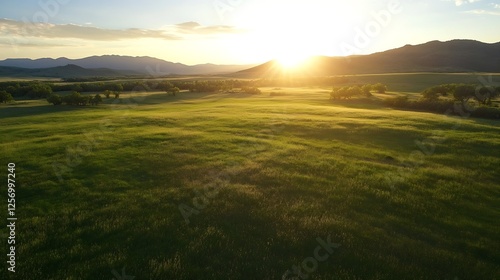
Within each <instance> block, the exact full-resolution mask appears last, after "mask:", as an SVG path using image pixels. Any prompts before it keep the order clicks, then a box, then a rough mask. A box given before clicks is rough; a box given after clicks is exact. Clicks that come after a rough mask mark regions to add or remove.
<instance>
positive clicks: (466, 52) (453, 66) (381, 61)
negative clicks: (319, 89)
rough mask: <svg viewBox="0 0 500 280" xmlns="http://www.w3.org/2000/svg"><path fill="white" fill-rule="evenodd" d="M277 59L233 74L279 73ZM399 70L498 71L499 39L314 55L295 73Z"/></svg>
mask: <svg viewBox="0 0 500 280" xmlns="http://www.w3.org/2000/svg"><path fill="white" fill-rule="evenodd" d="M283 72H284V71H283V69H282V67H280V66H279V64H278V62H277V61H268V62H266V63H264V64H261V65H258V66H256V67H252V68H250V69H246V70H243V71H239V72H237V73H235V74H233V76H236V77H238V76H241V77H254V78H257V77H263V76H266V77H269V76H272V75H275V76H280V75H283V74H284V73H283ZM398 72H399V73H403V72H497V73H498V72H500V42H498V43H493V44H488V43H482V42H479V41H474V40H452V41H447V42H440V41H431V42H428V43H425V44H420V45H406V46H403V47H401V48H397V49H392V50H388V51H384V52H379V53H374V54H370V55H356V56H350V57H325V56H318V57H314V58H312V59H311V60H310V61H308V62H307V63H306V64H305V65H304V66H303V67H302V68H301V69H300V70H297V71H295V73H298V74H306V75H318V76H325V75H346V74H380V73H398Z"/></svg>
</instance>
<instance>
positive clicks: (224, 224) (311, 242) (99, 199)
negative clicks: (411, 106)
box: [0, 76, 500, 280]
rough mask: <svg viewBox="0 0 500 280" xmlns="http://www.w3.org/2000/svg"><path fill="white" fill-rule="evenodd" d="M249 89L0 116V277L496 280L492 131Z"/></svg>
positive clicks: (499, 226)
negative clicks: (11, 260)
mask: <svg viewBox="0 0 500 280" xmlns="http://www.w3.org/2000/svg"><path fill="white" fill-rule="evenodd" d="M359 79H360V81H361V82H371V80H370V79H372V78H370V77H368V76H364V77H362V78H359ZM373 79H376V80H377V81H380V80H381V78H380V77H374V78H373ZM388 79H391V78H389V77H388ZM414 79H417V80H418V79H423V78H422V77H421V76H418V77H414ZM382 82H385V81H382ZM429 83H432V82H429ZM439 83H440V82H438V83H434V84H439ZM418 87H420V86H415V85H414V84H413V83H412V84H408V85H403V84H402V85H400V86H399V87H398V86H396V87H395V88H398V91H399V90H400V91H405V89H407V90H408V91H412V90H414V89H416V88H418ZM425 87H426V86H423V88H425ZM261 90H262V92H263V93H262V94H261V95H248V94H242V93H232V94H231V93H216V94H208V93H206V94H205V93H189V92H181V93H179V94H177V96H172V95H167V94H166V93H162V92H149V93H137V94H130V93H123V94H122V95H121V97H120V99H118V100H114V99H105V102H104V104H101V105H99V106H87V107H84V108H82V107H71V106H52V105H49V104H48V103H47V102H46V101H44V100H40V101H18V102H17V103H16V104H14V105H0V135H1V139H2V141H1V143H0V146H1V151H2V155H1V158H2V161H1V162H2V168H3V170H2V171H1V172H0V174H2V176H3V177H4V178H6V177H7V164H8V163H10V162H12V163H15V165H16V169H15V172H16V207H17V208H16V209H17V210H16V213H17V217H18V220H17V221H16V248H17V251H16V273H15V274H14V273H9V272H8V271H6V270H7V265H6V264H5V261H6V260H7V258H6V256H5V254H4V264H3V265H2V266H0V274H2V275H7V276H8V277H7V278H5V279H120V278H121V279H132V278H131V276H135V279H137V280H138V279H339V280H341V279H343V280H357V279H372V280H375V279H450V280H459V279H460V280H462V279H464V280H465V279H500V242H499V233H500V223H499V218H500V208H499V205H500V188H499V184H498V182H499V174H500V149H499V148H500V136H499V135H500V122H499V121H497V120H484V119H473V118H461V117H447V116H445V115H444V112H443V114H432V113H423V112H410V111H400V110H394V109H389V108H386V107H385V106H384V105H382V103H381V102H377V101H376V100H375V101H374V100H372V99H377V98H382V97H383V96H382V95H376V96H375V97H373V98H372V99H358V100H351V101H337V102H333V101H330V100H329V92H330V91H331V88H321V87H304V88H261ZM393 94H395V93H390V94H388V95H393ZM4 182H5V180H4ZM2 189H3V190H4V191H3V193H2V194H1V195H2V197H3V198H4V201H5V200H6V199H7V192H6V186H5V187H4V188H2ZM2 207H4V210H5V208H6V207H7V205H6V202H4V204H3V205H2ZM2 213H3V214H2V218H3V220H4V223H7V222H6V218H7V212H6V211H2ZM1 228H2V229H1V231H0V233H1V234H2V236H3V237H4V238H2V240H6V237H7V236H8V234H9V233H8V231H7V228H6V227H5V226H2V227H1ZM3 243H4V244H3V248H4V250H2V252H6V251H7V249H8V246H7V244H6V242H3ZM325 244H326V245H325ZM332 244H333V245H332ZM318 248H319V249H318ZM123 275H128V276H130V277H129V278H126V277H124V276H123ZM9 277H10V278H9Z"/></svg>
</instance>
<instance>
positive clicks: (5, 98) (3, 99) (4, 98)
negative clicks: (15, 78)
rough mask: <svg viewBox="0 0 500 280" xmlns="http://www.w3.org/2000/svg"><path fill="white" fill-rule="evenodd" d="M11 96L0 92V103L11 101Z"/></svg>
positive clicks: (3, 91)
mask: <svg viewBox="0 0 500 280" xmlns="http://www.w3.org/2000/svg"><path fill="white" fill-rule="evenodd" d="M13 100H14V98H13V97H12V95H11V94H10V93H8V92H6V91H5V90H2V91H0V102H3V103H7V102H11V101H13Z"/></svg>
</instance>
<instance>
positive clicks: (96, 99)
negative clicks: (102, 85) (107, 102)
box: [90, 94, 102, 105]
mask: <svg viewBox="0 0 500 280" xmlns="http://www.w3.org/2000/svg"><path fill="white" fill-rule="evenodd" d="M99 103H102V97H101V95H100V94H96V95H95V96H94V97H93V98H92V99H91V100H90V104H92V105H98V104H99Z"/></svg>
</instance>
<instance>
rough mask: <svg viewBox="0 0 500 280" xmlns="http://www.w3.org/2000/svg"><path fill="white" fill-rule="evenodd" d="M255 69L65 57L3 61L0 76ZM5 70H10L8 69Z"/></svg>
mask: <svg viewBox="0 0 500 280" xmlns="http://www.w3.org/2000/svg"><path fill="white" fill-rule="evenodd" d="M66 66H69V67H68V68H69V69H67V70H70V72H69V73H68V72H66V73H61V74H62V75H63V76H60V75H59V72H60V71H58V70H61V69H57V67H66ZM252 66H254V65H216V64H209V63H207V64H198V65H193V66H189V65H185V64H182V63H174V62H170V61H165V60H162V59H158V58H154V57H148V56H142V57H132V56H119V55H103V56H90V57H86V58H81V59H69V58H65V57H60V58H57V59H53V58H40V59H34V60H33V59H28V58H9V59H6V60H2V61H0V75H1V74H4V75H5V74H7V73H11V74H12V75H23V74H30V73H33V74H42V76H46V77H73V76H74V75H77V76H78V75H80V76H117V75H118V76H123V75H151V76H165V75H206V74H222V73H232V72H236V71H239V70H243V69H246V68H248V67H252ZM5 67H10V68H7V69H5ZM76 67H80V68H81V69H79V70H80V71H76V70H78V69H77V68H76ZM2 68H3V69H2ZM27 69H30V70H27ZM82 69H84V70H82ZM2 70H3V71H2ZM86 70H87V71H86ZM89 70H90V71H89ZM44 72H45V73H44ZM63 72H64V71H63ZM92 72H94V73H92ZM54 75H55V76H54Z"/></svg>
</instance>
